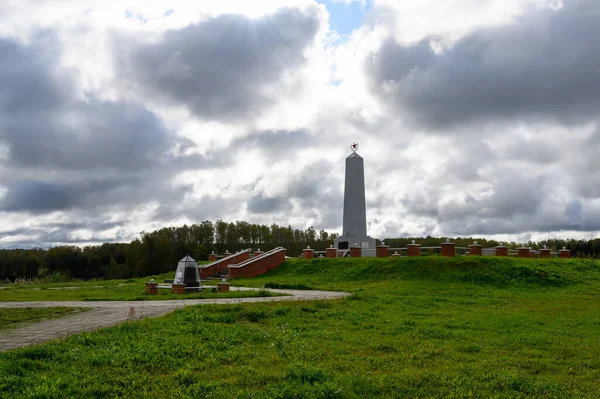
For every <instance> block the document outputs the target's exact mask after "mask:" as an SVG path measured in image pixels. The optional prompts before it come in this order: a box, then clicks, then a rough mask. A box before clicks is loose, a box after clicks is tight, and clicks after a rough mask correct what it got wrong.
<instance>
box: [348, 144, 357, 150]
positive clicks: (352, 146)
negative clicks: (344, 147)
mask: <svg viewBox="0 0 600 399" xmlns="http://www.w3.org/2000/svg"><path fill="white" fill-rule="evenodd" d="M350 149H351V150H352V152H356V150H358V143H353V144H352V145H351V146H350Z"/></svg>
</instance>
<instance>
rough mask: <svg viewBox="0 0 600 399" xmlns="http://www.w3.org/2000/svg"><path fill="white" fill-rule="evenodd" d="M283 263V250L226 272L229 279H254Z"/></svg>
mask: <svg viewBox="0 0 600 399" xmlns="http://www.w3.org/2000/svg"><path fill="white" fill-rule="evenodd" d="M283 262H285V250H281V251H279V252H276V253H274V254H271V255H268V256H265V257H262V258H260V259H255V260H254V259H253V260H252V261H251V262H249V263H248V264H246V265H244V266H242V267H232V268H230V269H227V270H228V271H229V278H238V277H255V276H260V275H261V274H265V273H266V272H268V271H269V270H272V269H274V268H276V267H277V266H279V265H281V264H282V263H283Z"/></svg>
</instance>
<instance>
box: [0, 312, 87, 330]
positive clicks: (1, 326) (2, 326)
mask: <svg viewBox="0 0 600 399" xmlns="http://www.w3.org/2000/svg"><path fill="white" fill-rule="evenodd" d="M86 310H88V309H86V308H19V309H0V330H6V329H8V328H14V327H18V326H22V325H23V323H28V322H38V321H41V320H47V319H55V318H58V317H63V316H66V315H68V314H72V313H78V312H85V311H86Z"/></svg>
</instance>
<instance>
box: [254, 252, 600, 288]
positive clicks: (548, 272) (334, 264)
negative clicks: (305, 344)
mask: <svg viewBox="0 0 600 399" xmlns="http://www.w3.org/2000/svg"><path fill="white" fill-rule="evenodd" d="M265 280H267V281H268V282H267V283H264V281H265ZM271 280H273V281H276V282H271ZM389 280H412V281H414V280H417V281H436V282H447V283H470V284H476V285H482V286H491V287H499V288H501V287H505V288H507V287H561V286H566V285H570V284H578V283H590V282H592V281H595V282H598V281H600V263H598V262H596V261H593V260H585V259H569V260H567V259H523V258H512V257H495V256H490V257H455V258H447V257H441V256H440V257H437V256H428V257H414V258H385V259H383V258H344V259H313V260H304V259H290V260H288V261H287V262H286V263H284V264H283V265H281V266H279V267H278V268H276V269H274V270H272V271H271V272H269V273H267V274H265V275H263V276H260V277H259V278H254V279H251V280H243V281H244V283H245V282H249V283H251V284H260V282H262V283H263V284H266V285H265V286H266V287H270V288H294V287H299V289H308V288H311V287H312V288H316V287H317V286H322V285H323V284H330V285H331V284H333V285H335V286H341V287H344V286H347V285H346V284H340V283H347V282H358V281H362V282H376V281H389Z"/></svg>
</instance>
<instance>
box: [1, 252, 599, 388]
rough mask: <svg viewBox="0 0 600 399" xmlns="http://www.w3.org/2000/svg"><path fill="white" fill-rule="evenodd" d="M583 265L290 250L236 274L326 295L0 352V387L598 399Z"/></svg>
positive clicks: (198, 312) (592, 271) (201, 312)
mask: <svg viewBox="0 0 600 399" xmlns="http://www.w3.org/2000/svg"><path fill="white" fill-rule="evenodd" d="M599 274H600V271H599V268H598V265H597V263H596V262H591V261H580V260H569V261H563V260H552V259H551V260H543V261H540V260H535V259H501V258H458V257H457V258H453V259H445V258H435V257H423V258H413V259H333V260H312V261H305V260H291V261H289V262H286V263H285V264H284V265H282V266H280V267H278V268H276V269H275V270H273V271H271V272H269V273H267V274H265V275H264V276H261V277H259V278H254V279H244V280H236V283H238V284H241V283H243V284H244V285H255V286H261V285H265V284H269V285H271V286H278V287H280V288H289V287H291V286H295V287H305V288H325V289H340V288H343V289H346V290H351V291H353V292H354V295H352V296H350V297H348V298H345V299H340V300H332V301H316V302H299V301H288V302H279V303H264V304H243V305H241V304H237V305H228V306H212V305H211V306H191V307H186V308H185V309H181V310H178V311H176V312H174V313H172V314H170V315H168V316H166V317H161V318H156V319H146V320H143V321H139V322H137V321H136V322H129V323H125V324H122V325H120V326H116V327H113V328H107V329H102V330H99V331H96V332H93V333H83V334H79V335H75V336H72V337H70V338H68V339H66V340H59V341H55V342H51V343H47V344H44V345H38V346H33V347H29V348H23V349H19V350H14V351H8V352H5V353H1V354H0V397H2V398H4V397H7V398H50V399H51V398H64V397H85V398H87V397H93V398H109V397H127V398H146V397H155V398H162V397H169V398H170V397H173V398H188V397H189V398H202V397H210V398H223V399H224V398H233V397H236V398H248V399H249V398H264V399H267V398H269V399H270V398H340V399H358V398H467V397H474V398H507V399H508V398H511V399H512V398H560V399H571V398H590V399H591V398H597V397H598V392H600V385H599V383H598V381H599V377H600V340H599V339H598V331H599V328H600V279H599Z"/></svg>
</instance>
